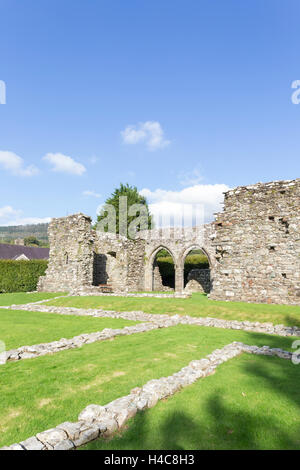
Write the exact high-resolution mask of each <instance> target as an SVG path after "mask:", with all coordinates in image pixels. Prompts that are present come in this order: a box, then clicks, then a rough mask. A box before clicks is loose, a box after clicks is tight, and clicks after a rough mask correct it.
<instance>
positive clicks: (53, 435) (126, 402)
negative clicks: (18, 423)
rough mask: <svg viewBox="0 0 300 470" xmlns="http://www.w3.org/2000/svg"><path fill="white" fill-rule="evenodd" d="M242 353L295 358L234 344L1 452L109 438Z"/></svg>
mask: <svg viewBox="0 0 300 470" xmlns="http://www.w3.org/2000/svg"><path fill="white" fill-rule="evenodd" d="M243 352H246V353H252V354H259V355H266V356H277V357H280V358H282V359H289V360H290V359H291V358H292V353H290V352H287V351H283V350H282V349H278V348H276V349H275V348H269V347H268V346H263V347H258V346H249V345H247V344H243V343H238V342H233V343H231V344H228V345H226V346H225V347H223V348H222V349H216V350H215V351H213V352H212V354H209V355H208V356H206V358H204V359H200V360H194V361H191V362H190V363H189V365H188V366H186V367H183V368H182V369H181V370H180V371H179V372H176V373H175V374H173V375H170V376H168V377H162V378H160V379H153V380H150V381H149V382H147V383H146V384H145V385H144V386H143V387H141V388H139V387H137V388H134V389H133V390H131V392H130V394H129V395H126V396H124V397H121V398H118V399H116V400H114V401H112V402H110V403H108V404H107V405H104V406H100V405H88V406H87V407H86V408H85V409H84V410H83V411H82V412H81V413H80V414H79V416H78V421H77V422H75V423H71V422H64V423H62V424H59V425H58V426H57V427H56V428H53V429H48V430H47V431H44V432H40V433H38V434H36V436H32V437H30V438H28V439H26V440H25V441H22V442H20V443H16V444H12V445H10V446H6V447H3V448H2V449H0V450H71V449H76V448H78V447H80V446H82V445H84V444H87V443H88V442H91V441H93V440H95V439H98V438H100V437H101V438H107V437H110V436H112V435H113V434H114V433H115V432H117V431H118V430H121V429H122V428H123V427H124V425H125V423H126V422H127V421H128V420H129V419H130V418H132V417H134V416H135V415H136V413H137V412H139V411H143V410H146V409H149V408H152V407H154V406H155V405H156V403H157V402H158V401H159V400H162V399H164V398H168V397H170V396H171V395H174V394H175V393H176V392H177V391H179V390H180V389H181V388H183V387H186V386H188V385H191V384H192V383H194V382H196V381H197V380H198V379H200V378H204V377H207V376H208V375H211V374H213V373H214V372H215V370H216V368H217V366H218V365H220V364H222V363H224V362H226V361H228V360H229V359H232V358H233V357H236V356H238V355H239V354H241V353H243Z"/></svg>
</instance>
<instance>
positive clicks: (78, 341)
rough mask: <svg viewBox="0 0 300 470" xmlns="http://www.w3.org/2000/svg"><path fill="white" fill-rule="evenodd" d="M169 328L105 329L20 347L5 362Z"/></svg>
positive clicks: (156, 325)
mask: <svg viewBox="0 0 300 470" xmlns="http://www.w3.org/2000/svg"><path fill="white" fill-rule="evenodd" d="M169 326H173V325H172V322H169V324H166V323H164V324H163V325H162V324H161V323H160V322H156V323H140V324H138V325H133V326H126V327H125V328H119V329H112V328H105V329H104V330H102V331H96V332H93V333H83V334H81V335H78V336H74V337H73V338H71V339H66V338H61V339H60V340H58V341H52V342H50V343H40V344H34V345H32V346H21V347H19V348H17V349H11V350H10V351H6V362H12V361H19V360H21V359H32V358H36V357H39V356H45V355H46V354H54V353H57V352H60V351H64V350H67V349H75V348H80V347H81V346H84V345H85V344H91V343H95V342H96V341H104V340H108V339H111V338H114V337H116V336H125V335H133V334H136V333H144V332H146V331H150V330H155V329H157V328H167V327H169Z"/></svg>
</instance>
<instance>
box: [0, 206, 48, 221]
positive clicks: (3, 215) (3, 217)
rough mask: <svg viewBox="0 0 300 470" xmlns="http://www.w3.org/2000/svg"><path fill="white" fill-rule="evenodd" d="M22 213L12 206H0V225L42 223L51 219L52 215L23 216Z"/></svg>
mask: <svg viewBox="0 0 300 470" xmlns="http://www.w3.org/2000/svg"><path fill="white" fill-rule="evenodd" d="M22 213H23V212H22V211H21V210H18V209H14V208H13V207H12V206H3V207H0V226H7V225H26V224H42V223H47V222H50V220H51V217H22Z"/></svg>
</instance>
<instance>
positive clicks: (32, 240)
mask: <svg viewBox="0 0 300 470" xmlns="http://www.w3.org/2000/svg"><path fill="white" fill-rule="evenodd" d="M24 245H26V246H39V245H40V241H39V240H38V239H37V238H36V237H35V236H33V235H32V236H29V237H26V238H24Z"/></svg>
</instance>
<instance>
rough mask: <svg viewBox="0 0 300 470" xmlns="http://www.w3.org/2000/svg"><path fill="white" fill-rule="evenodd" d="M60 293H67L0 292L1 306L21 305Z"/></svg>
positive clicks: (60, 293)
mask: <svg viewBox="0 0 300 470" xmlns="http://www.w3.org/2000/svg"><path fill="white" fill-rule="evenodd" d="M60 295H66V294H64V293H63V292H59V293H53V292H30V293H28V294H27V293H26V292H25V293H24V292H18V293H16V294H0V306H7V305H21V304H28V303H29V302H38V301H39V300H47V299H53V297H58V296H60Z"/></svg>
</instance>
